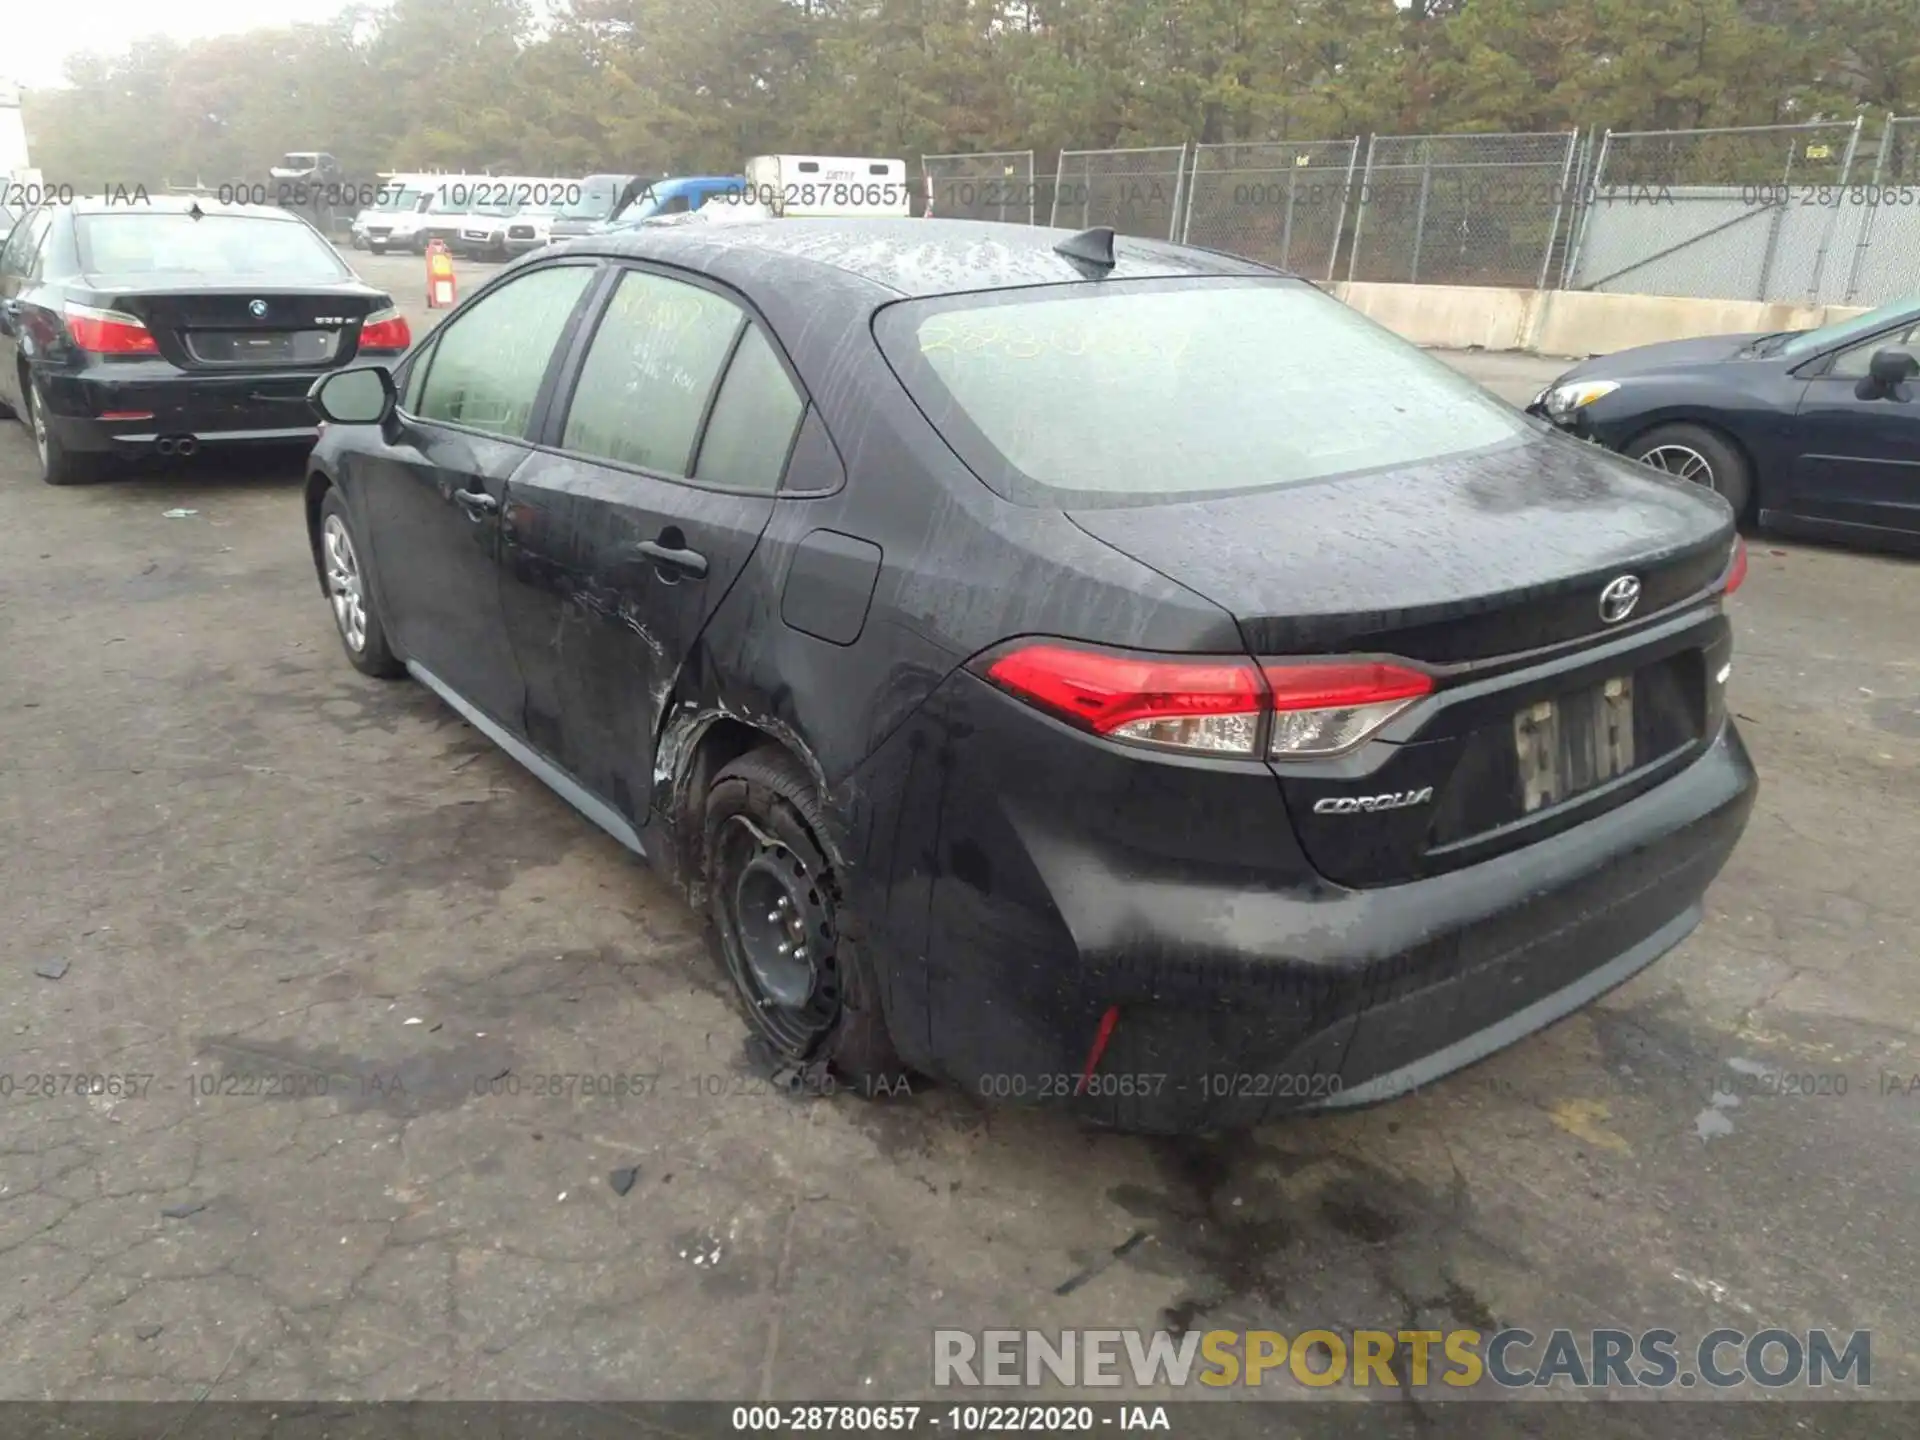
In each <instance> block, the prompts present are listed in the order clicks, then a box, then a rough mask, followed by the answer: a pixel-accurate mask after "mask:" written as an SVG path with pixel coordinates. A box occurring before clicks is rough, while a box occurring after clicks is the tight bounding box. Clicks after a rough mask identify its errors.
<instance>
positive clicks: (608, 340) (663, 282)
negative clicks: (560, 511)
mask: <svg viewBox="0 0 1920 1440" xmlns="http://www.w3.org/2000/svg"><path fill="white" fill-rule="evenodd" d="M745 323H746V316H745V315H744V314H743V313H742V312H741V310H740V308H739V307H738V306H736V305H734V304H733V303H732V302H731V301H728V300H724V299H722V298H721V297H720V296H718V295H716V294H714V293H713V292H712V291H711V290H703V289H701V288H700V287H699V286H697V285H688V284H685V283H683V282H682V281H679V280H669V279H667V278H666V277H665V276H662V275H654V274H651V273H650V272H648V271H645V270H629V271H627V273H626V274H625V275H623V276H622V277H621V279H620V285H619V288H618V289H616V290H615V291H614V292H613V298H612V299H611V300H609V301H608V302H607V310H606V314H605V315H604V316H602V317H601V320H600V328H599V329H598V330H597V331H596V332H595V333H594V337H593V344H592V345H591V347H589V349H588V350H587V358H586V360H585V362H584V363H583V364H582V365H581V367H580V381H579V384H578V385H577V386H576V387H575V389H574V392H573V403H572V404H571V405H570V406H569V407H568V410H567V424H566V430H565V433H564V434H563V435H562V437H561V441H560V444H561V446H562V448H564V449H567V450H574V451H578V452H580V453H582V454H586V455H597V456H600V457H601V458H603V459H607V460H617V461H619V462H620V463H621V464H624V465H637V466H639V467H640V468H641V469H643V470H651V471H653V472H655V473H656V474H660V475H669V476H673V477H675V478H677V479H684V478H686V476H687V474H688V473H689V469H690V467H691V465H692V462H693V442H694V437H695V436H696V435H698V433H699V431H700V420H701V417H702V416H703V415H705V414H706V411H707V400H708V398H709V397H710V396H711V395H712V394H713V387H714V385H715V383H716V382H717V381H718V380H719V378H720V368H721V366H723V365H725V364H726V363H727V355H728V352H729V351H731V350H732V349H733V341H734V336H735V335H737V334H738V333H739V330H740V327H741V326H742V325H743V324H745Z"/></svg>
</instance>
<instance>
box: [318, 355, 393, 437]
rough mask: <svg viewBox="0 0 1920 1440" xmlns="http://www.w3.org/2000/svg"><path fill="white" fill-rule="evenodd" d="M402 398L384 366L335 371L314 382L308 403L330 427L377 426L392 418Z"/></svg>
mask: <svg viewBox="0 0 1920 1440" xmlns="http://www.w3.org/2000/svg"><path fill="white" fill-rule="evenodd" d="M398 399H399V396H398V394H397V393H396V392H395V390H394V388H393V376H392V375H391V374H390V373H389V372H388V371H387V369H386V368H385V367H384V366H380V365H361V366H357V367H355V368H354V369H352V370H336V371H335V372H334V373H333V374H331V375H323V376H321V377H320V378H319V379H318V380H316V381H314V382H313V388H312V389H311V390H309V391H308V392H307V403H308V404H309V405H311V406H312V407H313V412H314V414H316V415H318V416H319V417H320V418H321V419H322V420H324V421H326V422H327V423H328V424H331V425H378V424H380V423H381V422H383V421H384V420H385V419H386V418H387V417H388V416H389V415H391V414H393V408H394V405H395V404H396V403H397V402H398Z"/></svg>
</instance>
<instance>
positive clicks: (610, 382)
mask: <svg viewBox="0 0 1920 1440" xmlns="http://www.w3.org/2000/svg"><path fill="white" fill-rule="evenodd" d="M616 276H617V278H616V279H615V280H614V281H613V282H611V284H610V289H611V294H610V295H609V296H608V297H607V299H606V301H605V313H604V314H603V315H602V316H601V318H600V320H599V323H598V325H597V326H593V327H588V329H587V331H586V333H590V334H592V336H593V339H592V341H591V343H590V345H588V346H587V347H585V348H584V349H583V350H582V351H581V353H580V354H578V355H576V356H575V357H574V359H573V362H572V363H571V365H570V366H569V369H568V372H567V373H565V374H564V375H563V376H562V379H561V385H560V388H561V395H562V397H564V399H563V401H562V403H556V405H555V407H554V414H553V416H552V419H551V422H550V430H549V433H548V434H547V436H546V437H545V438H546V441H547V444H546V445H545V446H543V448H542V449H541V450H540V451H539V452H537V453H536V454H535V456H534V457H533V458H532V459H531V460H530V461H529V462H528V463H527V464H526V465H525V466H523V467H522V468H521V469H520V470H519V471H518V472H517V473H516V474H515V476H514V477H513V484H512V486H511V487H510V489H509V492H508V497H507V506H506V518H505V524H504V527H503V532H502V540H503V546H504V552H503V557H502V558H503V562H504V567H503V575H504V586H505V588H504V594H503V604H504V607H505V613H506V623H507V629H508V633H509V634H510V636H511V637H512V641H513V646H514V652H515V654H516V656H517V657H518V659H519V661H520V666H521V670H522V673H523V674H524V675H525V677H526V681H527V707H526V714H527V732H528V738H529V739H530V740H531V741H532V742H533V744H534V745H535V746H536V747H538V748H539V749H540V750H541V751H542V752H544V753H545V754H546V755H547V756H548V757H549V758H551V759H552V760H554V761H555V762H556V763H557V764H559V765H560V766H561V767H563V768H564V769H565V770H566V771H567V772H568V773H569V774H570V775H571V776H572V777H573V778H574V779H575V780H577V781H578V782H579V783H580V784H581V785H583V786H585V787H586V788H587V789H588V790H589V791H590V792H592V793H593V794H594V795H596V796H598V797H599V798H601V799H602V800H604V801H606V802H607V803H608V804H610V805H612V806H613V807H614V808H615V809H617V810H618V811H619V812H620V813H621V814H622V815H623V816H625V817H626V818H627V819H629V820H630V821H632V822H633V823H634V824H635V825H636V826H639V825H642V824H644V822H645V819H646V810H647V805H648V797H649V795H650V793H651V786H652V775H653V759H654V757H653V743H654V737H655V736H656V734H657V733H658V730H659V722H660V718H661V709H662V707H663V706H664V704H665V703H666V701H667V699H668V697H669V696H670V695H671V693H672V690H673V686H674V683H675V681H676V679H677V678H678V676H679V674H680V671H681V668H682V666H683V665H684V664H686V662H687V660H688V657H689V655H690V654H691V653H692V652H693V650H694V647H695V645H696V642H697V641H698V639H699V637H700V633H701V631H702V630H703V629H704V628H705V626H706V623H707V620H708V619H709V617H711V616H712V614H713V613H714V611H715V610H717V609H718V608H719V606H720V602H721V601H722V600H724V599H725V598H726V595H727V592H728V590H730V589H731V588H732V586H733V585H734V583H735V582H736V581H737V580H738V579H739V577H740V575H741V573H742V572H743V571H744V570H745V569H746V566H747V564H748V562H749V561H750V560H751V559H752V556H753V553H754V550H755V548H756V547H757V546H758V544H759V541H760V535H761V532H762V531H764V530H765V529H766V526H767V521H768V520H769V518H770V517H771V516H772V514H773V505H774V498H775V493H776V491H777V489H778V486H779V481H780V476H781V474H782V472H783V471H784V469H785V466H786V460H787V453H788V451H789V450H790V449H791V447H792V442H793V437H794V433H795V432H796V431H797V429H798V425H799V419H800V413H801V410H802V409H803V408H804V407H803V403H802V402H801V401H800V399H799V395H798V389H797V387H796V386H795V385H794V384H793V382H792V381H791V379H790V378H789V376H788V374H787V372H786V371H785V369H784V364H783V362H782V361H781V360H780V359H779V358H778V356H777V354H776V352H775V350H774V347H773V346H772V344H771V343H770V341H769V340H768V338H767V337H766V335H765V333H764V332H763V331H761V330H760V329H759V328H758V327H757V325H756V324H754V323H753V322H750V321H749V320H748V317H747V315H746V313H745V311H744V310H742V309H741V308H740V307H739V306H738V305H737V304H735V303H734V301H732V300H731V299H730V298H728V297H726V296H725V295H723V294H721V293H719V292H718V291H717V290H715V289H712V288H709V287H705V286H701V285H698V284H695V283H692V282H690V281H687V280H682V279H679V278H676V277H673V276H668V275H665V274H662V273H660V272H658V271H655V270H652V269H646V268H640V267H634V268H631V269H628V270H625V271H624V272H616Z"/></svg>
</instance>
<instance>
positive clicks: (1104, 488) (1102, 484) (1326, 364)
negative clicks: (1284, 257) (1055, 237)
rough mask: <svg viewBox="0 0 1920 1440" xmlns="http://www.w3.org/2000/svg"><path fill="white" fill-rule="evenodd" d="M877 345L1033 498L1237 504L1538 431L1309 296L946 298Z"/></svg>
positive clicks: (1270, 290) (1002, 477)
mask: <svg viewBox="0 0 1920 1440" xmlns="http://www.w3.org/2000/svg"><path fill="white" fill-rule="evenodd" d="M876 334H877V335H878V338H879V340H880V344H881V347H882V349H883V350H884V351H885V353H886V355H887V358H888V360H889V361H890V362H891V363H892V365H893V367H894V369H895V370H896V372H898V373H899V375H900V377H901V380H902V381H903V383H904V384H905V385H906V387H907V389H908V391H909V392H910V393H911V394H912V395H913V397H914V399H915V400H916V401H917V402H918V403H919V405H920V408H921V409H922V410H924V411H925V412H926V414H927V416H928V417H929V419H931V420H932V422H933V424H934V425H935V426H936V427H937V428H938V429H939V430H940V431H941V433H942V434H943V435H944V436H945V437H946V439H947V441H948V443H949V444H951V445H952V446H953V448H954V449H955V451H956V452H957V453H958V454H959V455H960V457H961V459H963V460H965V461H966V462H967V464H968V465H969V466H970V467H971V468H972V469H973V470H974V471H975V472H976V473H977V474H979V475H980V477H981V478H982V479H984V480H986V481H987V483H988V484H990V485H992V486H993V487H994V488H995V489H996V490H999V491H1001V492H1002V493H1003V494H1008V495H1010V496H1012V497H1013V498H1016V499H1026V500H1028V501H1029V502H1030V503H1041V504H1059V505H1063V506H1064V505H1072V504H1076V503H1078V504H1114V503H1129V502H1132V503H1147V502H1151V501H1155V500H1169V499H1182V498H1195V497H1198V496H1201V495H1209V494H1215V495H1217V494H1231V493H1234V492H1237V491H1246V490H1259V489H1264V488H1266V487H1269V486H1274V485H1284V484H1290V483H1297V482H1301V481H1309V480H1319V479H1323V478H1326V477H1328V476H1332V475H1339V474H1346V473H1350V472H1353V471H1358V470H1375V469H1381V468H1384V467H1390V466H1399V465H1414V464H1418V463H1420V462H1422V461H1429V460H1436V459H1440V458H1442V457H1445V456H1449V455H1459V454H1464V453H1466V452H1468V451H1473V450H1482V449H1485V448H1487V447H1490V446H1494V445H1499V444H1502V443H1503V442H1509V441H1513V440H1515V439H1518V438H1519V437H1521V436H1523V435H1526V434H1528V433H1529V431H1528V428H1527V422H1526V421H1525V420H1524V419H1523V418H1522V417H1521V415H1520V414H1519V412H1518V411H1516V410H1513V409H1512V408H1510V407H1509V406H1507V405H1506V404H1504V403H1503V402H1501V401H1499V400H1497V399H1495V398H1494V397H1493V396H1492V395H1490V394H1488V393H1487V392H1486V391H1484V390H1482V389H1481V388H1480V387H1479V386H1477V385H1475V384H1473V383H1472V382H1471V381H1469V380H1467V379H1465V378H1464V377H1462V376H1460V375H1458V374H1456V373H1455V372H1454V371H1453V370H1451V369H1449V368H1448V367H1447V366H1445V365H1443V364H1442V363H1440V362H1439V361H1437V360H1434V359H1432V358H1430V357H1429V356H1427V355H1424V354H1422V353H1421V352H1420V351H1419V350H1417V349H1416V348H1414V347H1413V346H1412V345H1409V344H1407V343H1406V342H1405V341H1403V340H1401V339H1400V338H1399V337H1397V336H1395V335H1393V334H1392V333H1391V332H1389V331H1387V330H1385V329H1383V328H1381V327H1380V326H1378V325H1375V324H1374V323H1373V322H1372V321H1370V320H1368V319H1366V318H1365V317H1364V316H1362V315H1360V314H1359V313H1357V312H1356V311H1353V310H1350V309H1348V308H1347V306H1345V305H1343V304H1342V303H1341V302H1339V301H1338V300H1335V299H1333V298H1331V297H1330V296H1327V295H1323V294H1321V293H1320V292H1319V291H1318V290H1316V289H1315V288H1314V287H1313V286H1311V285H1308V284H1306V283H1304V282H1301V281H1294V280H1264V279H1251V280H1236V279H1219V280H1201V281H1192V280H1183V281H1115V282H1107V283H1104V284H1081V285H1062V286H1049V287H1045V288H1044V289H1039V290H1032V289H1029V290H1012V291H1005V292H1000V293H999V294H996V295H992V296H986V295H979V294H974V295H958V296H948V297H943V298H941V299H937V300H922V301H910V302H906V303H903V304H899V305H895V306H891V307H889V308H888V309H887V310H885V311H884V312H883V313H882V314H881V316H880V317H879V322H878V325H877V327H876ZM1022 492H1030V493H1027V494H1024V495H1023V494H1022Z"/></svg>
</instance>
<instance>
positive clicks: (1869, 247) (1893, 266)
mask: <svg viewBox="0 0 1920 1440" xmlns="http://www.w3.org/2000/svg"><path fill="white" fill-rule="evenodd" d="M1872 176H1873V178H1872V179H1871V180H1870V181H1868V182H1867V183H1866V184H1865V185H1864V186H1858V185H1856V186H1854V187H1852V188H1850V189H1849V190H1848V191H1847V206H1848V209H1849V210H1850V211H1852V212H1855V214H1854V224H1853V225H1852V227H1851V228H1852V230H1853V231H1854V232H1855V236H1856V238H1855V240H1854V245H1853V250H1852V253H1851V254H1850V255H1849V256H1848V257H1847V266H1846V270H1847V283H1846V288H1845V290H1844V292H1843V294H1842V297H1841V298H1842V300H1843V301H1844V302H1845V303H1846V304H1848V305H1884V304H1886V303H1887V302H1889V301H1891V300H1898V299H1901V298H1903V297H1905V296H1908V295H1915V294H1920V116H1916V115H1909V116H1905V117H1895V116H1889V117H1888V118H1887V124H1886V128H1885V129H1884V130H1883V131H1882V132H1881V135H1880V153H1879V154H1878V155H1876V156H1875V157H1874V162H1873V171H1872Z"/></svg>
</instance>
